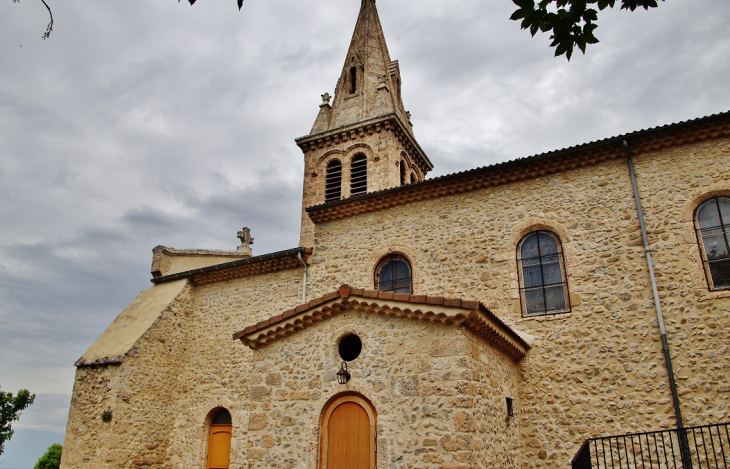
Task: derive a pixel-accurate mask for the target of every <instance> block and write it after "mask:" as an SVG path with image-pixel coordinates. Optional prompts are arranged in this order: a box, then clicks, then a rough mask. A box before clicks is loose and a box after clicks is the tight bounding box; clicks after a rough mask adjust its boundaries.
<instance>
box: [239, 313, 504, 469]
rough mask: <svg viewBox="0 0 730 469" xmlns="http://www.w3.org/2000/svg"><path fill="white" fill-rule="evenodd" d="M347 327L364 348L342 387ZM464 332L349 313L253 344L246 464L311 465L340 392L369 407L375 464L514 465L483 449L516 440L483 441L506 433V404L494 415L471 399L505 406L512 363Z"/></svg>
mask: <svg viewBox="0 0 730 469" xmlns="http://www.w3.org/2000/svg"><path fill="white" fill-rule="evenodd" d="M352 333H354V334H357V335H358V336H359V337H360V338H361V339H362V342H363V350H362V352H361V354H360V356H359V357H358V358H356V359H355V360H353V361H352V362H350V363H349V370H350V372H351V374H352V379H351V380H350V381H349V382H348V383H347V384H346V385H341V384H338V383H337V380H336V375H335V374H336V372H337V370H338V369H339V367H340V362H341V358H339V355H338V349H337V344H338V342H339V339H341V338H342V337H344V336H346V335H348V334H352ZM465 334H468V333H465V332H463V331H462V330H461V329H458V328H456V327H454V326H439V325H434V324H432V323H423V322H419V321H415V320H410V319H398V318H388V317H385V316H380V315H373V314H370V315H368V314H363V313H358V312H354V311H350V312H344V313H341V314H339V315H337V316H335V317H333V318H330V319H328V320H326V321H324V322H321V323H317V324H314V325H312V326H310V327H309V328H307V329H305V330H303V331H300V332H298V333H296V334H294V335H293V336H290V337H288V338H286V339H284V340H280V341H277V342H274V343H272V344H270V345H268V346H266V347H263V348H262V349H260V350H257V351H256V352H254V363H253V370H252V373H251V396H250V397H251V404H250V411H251V414H250V423H249V431H250V436H249V438H250V440H249V441H250V442H249V450H248V456H249V460H250V462H251V467H257V468H269V467H307V468H311V469H314V468H317V467H318V466H317V462H318V459H319V457H318V455H319V424H320V418H321V415H322V412H323V410H324V406H325V404H326V403H327V401H328V400H329V399H330V398H332V397H333V396H335V395H337V394H339V393H342V392H345V391H350V392H356V393H359V394H361V395H363V396H365V397H366V398H367V399H369V400H370V401H371V402H372V404H373V405H374V407H375V410H376V412H377V427H378V467H388V468H392V469H398V468H404V469H405V468H412V467H421V468H437V467H450V468H468V467H482V468H486V467H488V465H490V464H491V465H493V464H495V463H496V467H505V468H507V467H516V466H515V465H514V462H515V458H514V453H513V452H510V451H508V452H507V454H509V455H510V457H509V458H507V457H504V459H502V458H503V455H501V454H494V453H490V451H489V450H491V449H494V448H496V447H499V448H501V447H502V445H504V444H509V442H510V440H511V443H512V444H513V446H516V441H517V438H516V432H514V431H509V432H505V433H506V434H505V435H501V436H499V437H496V438H494V441H488V440H489V439H490V438H491V437H493V436H494V435H495V434H497V433H499V432H500V431H502V432H504V428H505V418H504V417H505V412H504V407H503V406H500V407H499V408H500V410H502V412H501V413H499V414H498V415H492V414H491V413H488V414H483V413H482V411H481V410H480V409H477V408H476V406H475V404H476V403H481V402H486V401H488V402H489V403H490V404H488V405H487V407H488V408H490V409H491V408H492V407H493V406H492V405H491V404H492V402H504V396H505V392H515V388H516V383H515V380H516V373H517V366H516V365H515V364H514V363H513V362H512V361H510V360H509V359H508V358H506V357H504V356H503V355H501V354H500V353H499V352H496V351H494V350H493V349H491V348H490V347H489V346H487V345H485V344H484V342H483V341H482V340H481V339H479V338H476V337H471V336H469V335H466V336H465ZM475 393H476V394H478V395H475ZM477 417H483V418H482V420H481V422H477ZM477 435H479V436H477ZM510 436H511V437H512V438H510ZM513 449H514V448H513ZM487 453H489V454H488V456H487ZM508 461H511V464H508V463H507V462H508Z"/></svg>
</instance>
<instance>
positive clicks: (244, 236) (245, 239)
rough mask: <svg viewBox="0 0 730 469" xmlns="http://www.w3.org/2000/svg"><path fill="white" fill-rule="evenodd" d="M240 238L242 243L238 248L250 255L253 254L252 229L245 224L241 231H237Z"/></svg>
mask: <svg viewBox="0 0 730 469" xmlns="http://www.w3.org/2000/svg"><path fill="white" fill-rule="evenodd" d="M237 236H238V239H240V240H241V245H240V246H238V250H239V251H241V252H243V254H248V255H249V256H252V255H253V252H252V251H251V245H252V244H253V238H252V237H251V230H250V229H249V228H248V227H247V226H244V227H243V229H242V230H241V231H239V232H238V233H237Z"/></svg>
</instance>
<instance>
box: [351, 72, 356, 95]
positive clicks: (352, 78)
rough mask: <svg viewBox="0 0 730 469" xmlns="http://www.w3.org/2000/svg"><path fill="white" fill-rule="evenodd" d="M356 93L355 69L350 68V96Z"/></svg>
mask: <svg viewBox="0 0 730 469" xmlns="http://www.w3.org/2000/svg"><path fill="white" fill-rule="evenodd" d="M355 91H357V67H350V94H352V93H354V92H355Z"/></svg>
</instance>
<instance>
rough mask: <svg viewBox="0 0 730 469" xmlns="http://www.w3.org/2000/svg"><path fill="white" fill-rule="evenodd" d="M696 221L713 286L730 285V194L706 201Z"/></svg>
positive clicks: (707, 270) (698, 212)
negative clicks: (729, 195)
mask: <svg viewBox="0 0 730 469" xmlns="http://www.w3.org/2000/svg"><path fill="white" fill-rule="evenodd" d="M695 223H696V227H697V240H698V241H699V244H700V250H701V251H702V262H703V263H704V265H705V272H706V274H707V282H708V284H709V286H710V289H711V290H719V289H725V288H730V197H713V198H712V199H710V200H707V201H705V202H704V203H703V204H702V205H700V206H699V207H698V208H697V215H696V217H695Z"/></svg>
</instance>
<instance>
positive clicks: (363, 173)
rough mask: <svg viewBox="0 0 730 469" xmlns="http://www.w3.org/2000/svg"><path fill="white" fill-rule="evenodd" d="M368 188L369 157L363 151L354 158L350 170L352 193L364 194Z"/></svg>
mask: <svg viewBox="0 0 730 469" xmlns="http://www.w3.org/2000/svg"><path fill="white" fill-rule="evenodd" d="M367 190H368V159H367V158H366V157H365V155H363V154H362V153H360V154H358V155H355V157H354V158H353V159H352V166H351V170H350V195H358V194H364V193H366V192H367Z"/></svg>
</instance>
